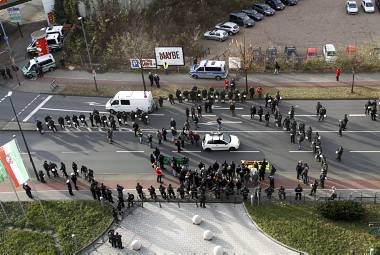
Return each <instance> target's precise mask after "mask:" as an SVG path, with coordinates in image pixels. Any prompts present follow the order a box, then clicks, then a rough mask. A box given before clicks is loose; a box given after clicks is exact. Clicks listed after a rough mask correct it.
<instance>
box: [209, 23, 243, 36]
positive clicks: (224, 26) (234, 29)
mask: <svg viewBox="0 0 380 255" xmlns="http://www.w3.org/2000/svg"><path fill="white" fill-rule="evenodd" d="M215 28H216V29H220V30H224V31H226V32H227V33H228V35H234V34H237V33H239V26H238V25H237V24H236V23H233V22H224V23H219V24H216V26H215Z"/></svg>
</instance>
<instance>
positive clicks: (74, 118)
mask: <svg viewBox="0 0 380 255" xmlns="http://www.w3.org/2000/svg"><path fill="white" fill-rule="evenodd" d="M72 120H73V123H74V126H75V128H77V127H79V121H78V117H77V116H76V115H75V114H73V117H72Z"/></svg>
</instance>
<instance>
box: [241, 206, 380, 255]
mask: <svg viewBox="0 0 380 255" xmlns="http://www.w3.org/2000/svg"><path fill="white" fill-rule="evenodd" d="M314 205H315V204H313V203H280V202H268V203H262V204H260V206H253V207H252V206H251V205H250V204H248V203H247V204H246V206H247V209H248V211H249V213H250V214H251V216H252V218H253V220H254V221H255V222H256V223H257V224H258V225H259V226H260V227H261V228H262V229H263V231H265V232H266V233H267V234H269V235H270V236H272V237H273V238H275V239H277V240H279V241H281V242H282V243H284V244H286V245H288V246H290V247H293V248H296V249H299V250H302V251H305V252H308V253H309V254H318V255H320V254H352V252H355V254H365V253H368V252H369V249H370V248H371V247H380V237H379V236H377V237H376V236H374V235H371V234H369V233H368V222H380V205H379V204H377V205H374V204H367V205H365V208H366V210H367V212H368V216H367V218H366V220H364V221H362V222H356V223H352V222H334V221H330V220H327V219H324V218H322V217H321V216H319V215H318V214H316V212H315V209H314Z"/></svg>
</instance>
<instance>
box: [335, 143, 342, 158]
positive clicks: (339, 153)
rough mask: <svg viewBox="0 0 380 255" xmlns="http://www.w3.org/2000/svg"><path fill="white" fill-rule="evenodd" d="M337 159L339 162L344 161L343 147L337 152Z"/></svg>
mask: <svg viewBox="0 0 380 255" xmlns="http://www.w3.org/2000/svg"><path fill="white" fill-rule="evenodd" d="M336 154H337V156H336V159H337V160H338V161H341V160H342V154H343V147H342V146H339V148H338V150H337V151H336Z"/></svg>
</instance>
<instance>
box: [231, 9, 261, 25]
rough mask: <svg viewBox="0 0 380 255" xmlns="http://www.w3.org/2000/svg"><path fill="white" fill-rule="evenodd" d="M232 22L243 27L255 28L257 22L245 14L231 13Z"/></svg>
mask: <svg viewBox="0 0 380 255" xmlns="http://www.w3.org/2000/svg"><path fill="white" fill-rule="evenodd" d="M230 21H231V22H234V23H236V24H238V25H239V26H243V27H253V26H254V25H255V21H254V20H253V19H251V18H250V17H248V15H247V14H246V13H244V12H232V13H230Z"/></svg>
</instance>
